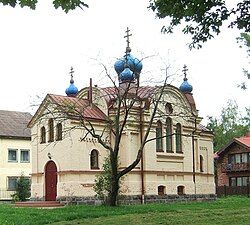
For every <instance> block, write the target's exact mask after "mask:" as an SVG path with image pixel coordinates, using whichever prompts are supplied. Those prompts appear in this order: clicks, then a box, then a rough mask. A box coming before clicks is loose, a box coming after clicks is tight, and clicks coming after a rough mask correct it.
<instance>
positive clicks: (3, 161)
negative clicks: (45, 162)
mask: <svg viewBox="0 0 250 225" xmlns="http://www.w3.org/2000/svg"><path fill="white" fill-rule="evenodd" d="M31 117H32V116H31V114H29V113H26V112H16V111H6V110H0V152H1V157H0V174H1V176H0V200H6V199H7V200H9V199H11V194H14V192H15V188H16V181H17V179H18V177H20V176H21V175H23V176H27V177H29V176H30V174H31V151H30V149H31V145H30V140H31V135H30V129H29V128H27V124H28V122H29V121H30V119H31Z"/></svg>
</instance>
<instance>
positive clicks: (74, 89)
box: [65, 76, 78, 97]
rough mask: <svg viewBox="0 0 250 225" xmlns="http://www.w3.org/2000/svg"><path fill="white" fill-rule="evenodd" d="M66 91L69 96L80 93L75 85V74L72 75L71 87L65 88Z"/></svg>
mask: <svg viewBox="0 0 250 225" xmlns="http://www.w3.org/2000/svg"><path fill="white" fill-rule="evenodd" d="M65 93H66V95H67V96H69V97H74V96H76V94H77V93H78V88H77V87H76V86H75V85H74V80H73V76H71V79H70V85H69V87H68V88H67V89H66V90H65Z"/></svg>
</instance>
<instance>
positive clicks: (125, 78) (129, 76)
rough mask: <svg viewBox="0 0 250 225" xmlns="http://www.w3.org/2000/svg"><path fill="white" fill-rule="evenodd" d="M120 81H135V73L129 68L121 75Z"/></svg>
mask: <svg viewBox="0 0 250 225" xmlns="http://www.w3.org/2000/svg"><path fill="white" fill-rule="evenodd" d="M119 77H120V80H121V81H132V80H134V79H135V77H134V73H133V72H132V71H131V70H130V68H129V67H128V66H126V67H125V69H124V70H123V71H122V72H121V73H120V76H119Z"/></svg>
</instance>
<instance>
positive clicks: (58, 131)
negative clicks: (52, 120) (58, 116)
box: [56, 123, 62, 141]
mask: <svg viewBox="0 0 250 225" xmlns="http://www.w3.org/2000/svg"><path fill="white" fill-rule="evenodd" d="M56 140H57V141H60V140H62V124H61V123H58V124H57V125H56Z"/></svg>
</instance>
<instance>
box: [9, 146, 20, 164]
mask: <svg viewBox="0 0 250 225" xmlns="http://www.w3.org/2000/svg"><path fill="white" fill-rule="evenodd" d="M10 151H15V152H16V160H12V159H10V158H9V152H10ZM8 162H13V163H17V162H18V149H16V148H8Z"/></svg>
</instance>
